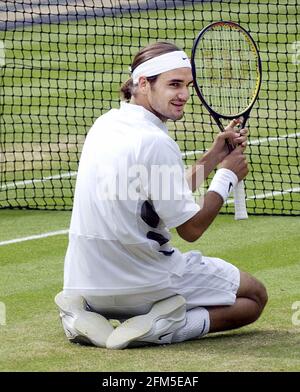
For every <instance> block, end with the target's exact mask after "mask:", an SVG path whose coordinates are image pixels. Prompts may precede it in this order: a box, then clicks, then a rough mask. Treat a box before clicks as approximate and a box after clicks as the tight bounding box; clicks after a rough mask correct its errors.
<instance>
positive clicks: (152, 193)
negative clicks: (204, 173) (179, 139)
mask: <svg viewBox="0 0 300 392" xmlns="http://www.w3.org/2000/svg"><path fill="white" fill-rule="evenodd" d="M144 162H145V166H146V168H147V171H146V173H147V175H146V176H144V178H143V179H142V186H143V188H144V192H145V194H146V195H147V197H148V198H149V199H150V200H151V202H152V204H153V206H154V208H155V211H156V213H157V214H158V215H159V217H160V219H162V220H163V222H164V224H165V225H166V226H167V227H168V228H173V227H178V226H180V225H181V224H183V223H184V222H186V221H187V220H189V219H190V218H192V217H193V216H194V215H195V214H196V213H197V212H198V211H199V210H200V206H199V205H198V204H197V203H196V202H195V198H194V196H193V194H192V191H191V190H190V188H189V186H188V183H187V181H186V178H185V170H184V165H183V162H182V158H181V153H180V150H179V147H178V145H177V144H176V142H175V141H174V140H173V139H171V138H170V137H169V136H167V135H163V136H161V137H157V138H155V140H153V141H152V142H151V143H149V144H148V146H147V150H146V151H145V154H144Z"/></svg>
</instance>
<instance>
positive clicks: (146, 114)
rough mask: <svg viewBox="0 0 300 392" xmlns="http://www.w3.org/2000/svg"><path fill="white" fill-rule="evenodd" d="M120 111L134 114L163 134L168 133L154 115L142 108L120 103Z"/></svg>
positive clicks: (163, 124)
mask: <svg viewBox="0 0 300 392" xmlns="http://www.w3.org/2000/svg"><path fill="white" fill-rule="evenodd" d="M121 110H122V111H126V112H128V113H130V115H133V114H135V115H136V116H137V117H139V118H142V119H145V120H147V121H149V122H151V123H152V124H154V125H156V126H157V127H159V128H160V129H161V130H162V131H164V132H165V133H168V128H167V126H166V125H165V123H163V122H162V121H161V120H160V119H159V118H158V117H157V116H155V114H153V113H151V112H150V111H149V110H147V109H145V108H144V106H141V105H135V104H132V103H127V102H123V101H122V102H121Z"/></svg>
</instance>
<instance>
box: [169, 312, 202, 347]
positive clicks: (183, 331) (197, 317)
mask: <svg viewBox="0 0 300 392" xmlns="http://www.w3.org/2000/svg"><path fill="white" fill-rule="evenodd" d="M209 326H210V320H209V313H208V310H207V309H205V308H201V307H198V308H194V309H191V310H188V311H187V312H186V323H185V325H184V326H183V327H181V328H179V329H178V330H177V331H175V332H174V335H173V336H172V343H179V342H184V341H185V340H190V339H196V338H200V337H202V336H204V335H206V334H207V333H208V332H209Z"/></svg>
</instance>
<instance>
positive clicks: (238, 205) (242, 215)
mask: <svg viewBox="0 0 300 392" xmlns="http://www.w3.org/2000/svg"><path fill="white" fill-rule="evenodd" d="M224 25H225V26H228V27H233V28H235V29H237V30H239V31H240V32H242V33H243V34H244V36H245V38H246V39H247V40H248V42H249V44H250V46H251V47H252V52H253V53H255V58H256V64H257V75H258V77H257V80H256V85H255V90H254V94H253V96H252V99H251V101H250V103H249V105H248V107H247V108H245V109H244V110H243V111H241V112H239V113H236V114H232V115H222V114H220V113H218V112H216V111H215V110H214V109H213V108H211V107H210V106H209V104H208V103H207V102H206V100H205V98H204V97H203V95H202V92H201V89H200V87H199V85H198V82H197V72H196V64H195V53H196V50H197V47H198V43H199V41H200V40H201V39H202V37H203V36H204V34H205V33H206V32H207V31H208V30H211V29H213V28H214V27H218V26H224ZM191 65H192V75H193V82H194V88H195V90H196V93H197V95H198V97H199V99H200V101H201V102H202V104H203V106H204V107H205V108H206V109H207V111H208V112H209V114H210V115H211V116H212V117H213V119H214V120H215V122H216V124H217V125H218V127H219V129H220V130H221V131H222V132H224V131H225V127H224V125H223V124H222V122H221V119H227V120H232V119H235V118H240V117H242V118H243V121H242V124H241V128H244V127H245V125H246V122H247V120H248V118H249V115H250V111H251V109H252V107H253V105H254V103H255V101H256V99H257V97H258V94H259V90H260V86H261V81H262V64H261V58H260V55H259V50H258V47H257V45H256V43H255V41H254V40H253V38H252V37H251V35H250V34H249V32H248V31H247V30H246V29H244V28H243V27H242V26H240V25H239V24H238V23H235V22H232V21H218V22H213V23H211V24H209V25H208V26H206V27H204V28H203V29H202V30H201V31H200V33H199V34H198V36H197V38H196V39H195V41H194V44H193V48H192V58H191ZM227 145H228V149H229V151H230V152H231V151H232V150H233V148H234V147H233V146H232V145H230V144H229V143H227ZM234 193H235V194H234V202H235V219H237V220H239V219H247V218H248V214H247V209H246V195H245V189H244V184H243V181H240V182H239V183H238V185H237V187H236V189H235V191H234Z"/></svg>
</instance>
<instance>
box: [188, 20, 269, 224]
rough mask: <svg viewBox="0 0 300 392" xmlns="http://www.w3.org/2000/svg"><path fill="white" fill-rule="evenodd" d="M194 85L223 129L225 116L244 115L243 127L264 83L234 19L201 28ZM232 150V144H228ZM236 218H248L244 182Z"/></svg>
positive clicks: (238, 189) (252, 44) (249, 45)
mask: <svg viewBox="0 0 300 392" xmlns="http://www.w3.org/2000/svg"><path fill="white" fill-rule="evenodd" d="M191 63H192V72H193V79H194V80H193V81H194V87H195V89H196V92H197V95H198V97H199V98H200V100H201V102H202V103H203V105H204V106H205V107H206V109H207V110H208V112H209V113H210V115H211V116H212V117H213V119H214V120H215V122H216V124H217V125H218V127H219V128H220V130H221V131H222V132H224V130H225V128H224V126H223V124H222V121H221V120H222V119H234V118H238V117H243V121H242V124H241V128H244V127H245V125H246V122H247V120H248V118H249V114H250V111H251V109H252V107H253V105H254V103H255V101H256V99H257V96H258V93H259V89H260V85H261V75H262V69H261V60H260V56H259V52H258V49H257V46H256V44H255V42H254V40H253V38H252V37H251V36H250V34H249V33H248V32H247V31H246V30H245V29H244V28H243V27H241V26H240V25H238V24H237V23H234V22H224V21H220V22H214V23H211V24H210V25H209V26H207V27H205V28H204V29H202V30H201V31H200V33H199V35H198V37H197V38H196V39H195V41H194V45H193V49H192V59H191ZM228 148H229V151H232V150H233V148H234V147H233V146H232V145H230V144H229V143H228ZM234 206H235V219H246V218H248V214H247V208H246V196H245V189H244V183H243V181H240V182H239V183H238V184H237V186H236V187H235V189H234Z"/></svg>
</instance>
